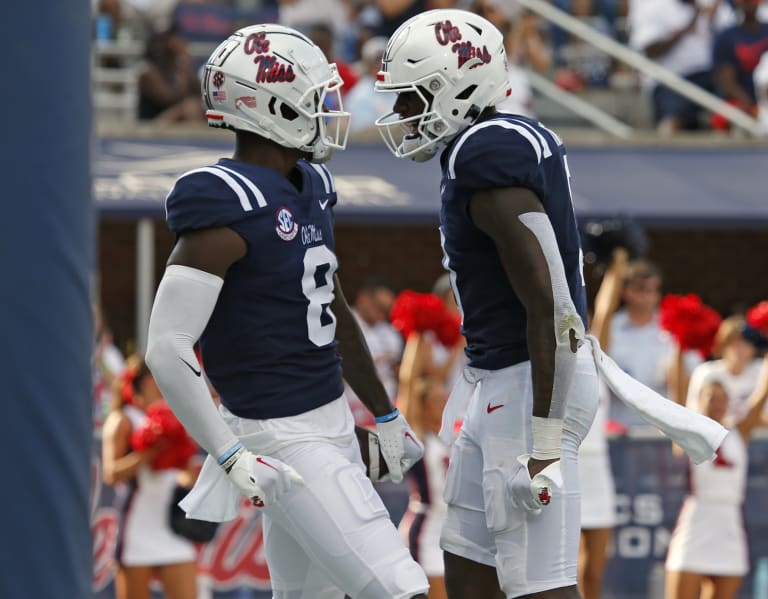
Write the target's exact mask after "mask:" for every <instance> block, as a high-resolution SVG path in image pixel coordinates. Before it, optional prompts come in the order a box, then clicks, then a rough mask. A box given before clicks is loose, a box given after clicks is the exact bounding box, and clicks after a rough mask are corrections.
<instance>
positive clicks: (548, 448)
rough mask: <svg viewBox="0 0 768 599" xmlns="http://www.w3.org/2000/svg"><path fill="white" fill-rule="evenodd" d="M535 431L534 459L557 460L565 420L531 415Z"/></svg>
mask: <svg viewBox="0 0 768 599" xmlns="http://www.w3.org/2000/svg"><path fill="white" fill-rule="evenodd" d="M531 430H532V432H533V450H532V451H531V457H532V458H533V459H534V460H556V459H559V458H560V445H561V443H562V441H561V437H562V436H563V421H562V420H561V419H559V418H541V417H539V416H533V417H531Z"/></svg>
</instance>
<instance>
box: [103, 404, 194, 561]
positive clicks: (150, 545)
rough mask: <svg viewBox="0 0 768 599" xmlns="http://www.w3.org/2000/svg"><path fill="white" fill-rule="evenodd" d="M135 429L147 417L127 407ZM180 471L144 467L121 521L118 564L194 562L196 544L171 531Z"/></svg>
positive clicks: (127, 497) (130, 490) (130, 488)
mask: <svg viewBox="0 0 768 599" xmlns="http://www.w3.org/2000/svg"><path fill="white" fill-rule="evenodd" d="M124 412H125V414H126V415H127V416H128V418H130V420H131V424H132V426H133V428H134V430H135V429H137V428H138V427H140V426H141V425H142V423H143V422H144V420H145V419H146V415H145V414H144V412H142V411H141V410H139V409H138V408H134V407H133V406H126V407H125V408H124ZM178 473H179V471H178V470H176V469H168V470H152V469H151V468H150V467H149V466H148V465H142V466H141V467H140V468H139V471H138V473H137V475H136V478H135V479H134V480H133V481H131V483H129V485H128V486H127V493H126V495H125V497H124V504H123V509H122V512H121V519H120V535H119V538H118V545H117V561H118V562H119V563H120V564H121V565H123V566H162V565H168V564H178V563H184V562H193V561H195V559H196V556H197V551H196V549H195V546H194V544H193V543H192V542H191V541H188V540H187V539H185V538H183V537H180V536H179V535H177V534H175V533H174V532H173V531H172V530H171V528H170V522H169V518H170V509H171V508H170V506H171V500H172V497H173V490H174V488H175V487H176V477H177V476H178Z"/></svg>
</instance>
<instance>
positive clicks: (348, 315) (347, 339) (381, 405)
mask: <svg viewBox="0 0 768 599" xmlns="http://www.w3.org/2000/svg"><path fill="white" fill-rule="evenodd" d="M333 284H334V289H335V295H334V300H333V303H332V304H331V310H332V311H333V313H334V314H335V315H336V340H337V341H338V344H339V345H338V351H339V354H340V355H341V357H342V360H343V362H342V366H343V369H344V379H345V380H346V381H347V383H349V386H350V387H352V390H353V391H354V392H355V393H356V394H357V396H358V397H359V398H360V401H362V402H363V404H364V405H365V407H367V408H368V409H369V410H370V411H371V413H372V414H373V415H374V416H376V417H380V416H386V415H387V414H390V413H392V411H393V410H394V409H395V408H394V406H393V405H392V402H391V401H390V400H389V396H388V395H387V391H386V389H384V385H383V384H382V382H381V380H380V379H379V376H378V374H377V373H376V366H375V364H374V362H373V358H372V357H371V352H370V350H369V349H368V345H367V344H366V342H365V337H363V332H362V331H361V330H360V326H359V325H358V324H357V320H356V319H355V316H354V315H353V314H352V310H351V309H350V307H349V304H348V303H347V300H346V298H345V297H344V292H343V291H342V289H341V283H340V282H339V277H338V276H337V275H334V280H333Z"/></svg>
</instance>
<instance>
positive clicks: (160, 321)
mask: <svg viewBox="0 0 768 599" xmlns="http://www.w3.org/2000/svg"><path fill="white" fill-rule="evenodd" d="M246 250H247V246H246V244H245V241H244V240H243V239H242V238H241V237H240V236H239V235H238V234H237V233H235V232H234V231H233V230H231V229H229V228H216V229H204V230H199V231H192V232H187V233H184V234H183V235H182V236H181V238H180V239H179V241H178V242H177V244H176V246H175V247H174V249H173V252H172V253H171V256H170V258H169V259H168V266H167V268H166V271H165V274H164V275H163V279H162V280H161V281H160V286H159V287H158V290H157V295H156V296H155V303H154V305H153V307H152V314H151V316H150V321H149V337H148V342H147V357H146V360H147V365H148V366H149V368H150V369H151V370H152V374H153V376H154V377H155V381H156V382H157V384H158V386H159V388H160V390H161V391H162V393H163V397H164V398H165V400H166V401H167V402H168V405H170V406H171V408H172V409H173V411H174V413H175V414H176V416H177V417H178V419H179V420H180V421H181V423H182V424H183V425H184V426H185V428H186V429H187V430H188V431H189V433H190V434H191V435H192V437H194V439H195V440H196V441H197V442H198V443H199V444H200V446H201V447H203V449H205V450H206V451H207V452H208V453H209V454H210V455H211V456H212V457H213V458H215V459H216V460H217V462H218V463H219V465H221V466H222V468H224V469H225V470H226V471H227V473H228V474H229V475H230V478H231V479H232V481H233V482H234V483H235V484H236V485H237V486H238V488H239V489H240V490H241V491H242V492H243V493H244V494H245V495H246V496H248V497H251V498H252V500H253V502H254V504H256V505H258V506H264V505H265V504H267V503H272V502H274V501H275V500H276V499H277V498H278V496H279V495H280V494H282V493H284V492H285V491H287V490H288V489H289V488H290V486H291V483H294V482H298V483H300V482H301V477H299V475H298V474H296V473H295V472H294V471H293V470H292V469H291V468H290V467H289V466H286V465H285V464H282V463H280V462H278V460H274V459H272V458H270V459H269V460H264V459H263V458H262V457H261V456H254V455H253V454H251V453H250V452H249V451H247V450H245V449H244V448H243V445H242V444H241V443H240V440H239V439H238V438H237V437H236V436H235V434H234V433H233V432H232V430H231V429H230V428H229V426H227V424H226V422H224V419H223V418H222V417H221V415H220V414H219V411H218V409H217V408H216V405H215V404H214V402H213V399H212V398H211V394H210V392H209V390H208V386H207V385H206V382H205V380H204V378H203V376H202V368H201V365H200V363H199V362H198V360H197V356H196V355H195V351H194V345H195V343H196V342H197V340H198V339H199V338H200V335H202V333H203V331H204V330H205V327H206V325H207V324H208V321H209V320H210V318H211V315H212V314H213V310H214V308H215V306H216V302H217V301H218V297H219V292H220V291H221V288H222V286H223V284H224V276H225V274H226V272H227V270H228V269H229V267H230V266H232V264H234V263H235V262H236V261H237V260H239V259H240V258H242V257H243V256H244V255H245V253H246Z"/></svg>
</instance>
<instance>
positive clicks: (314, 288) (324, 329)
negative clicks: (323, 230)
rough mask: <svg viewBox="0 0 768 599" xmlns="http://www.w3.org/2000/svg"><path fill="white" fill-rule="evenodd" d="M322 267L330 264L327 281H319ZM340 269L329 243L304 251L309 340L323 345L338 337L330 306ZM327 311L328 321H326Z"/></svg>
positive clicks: (326, 272)
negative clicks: (335, 279)
mask: <svg viewBox="0 0 768 599" xmlns="http://www.w3.org/2000/svg"><path fill="white" fill-rule="evenodd" d="M321 267H327V269H323V270H325V272H324V273H323V274H322V275H321V277H323V279H324V280H323V282H321V283H319V284H318V280H317V274H318V272H321ZM338 268H339V263H338V260H337V259H336V256H335V254H334V253H333V252H332V251H331V250H329V249H328V247H327V246H324V245H318V246H315V247H311V248H308V249H307V251H306V252H305V254H304V276H303V277H302V279H301V290H302V292H303V293H304V297H306V298H307V299H308V300H309V306H308V307H307V331H308V332H309V340H310V341H311V342H312V343H314V344H315V345H317V346H318V347H322V346H323V345H328V344H329V343H331V342H332V341H333V340H334V338H335V336H336V317H335V316H334V314H333V312H331V310H330V308H328V305H329V304H330V303H331V302H332V301H333V275H334V273H335V272H336V270H337V269H338ZM323 314H325V315H326V320H327V321H328V322H326V323H325V324H323Z"/></svg>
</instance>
